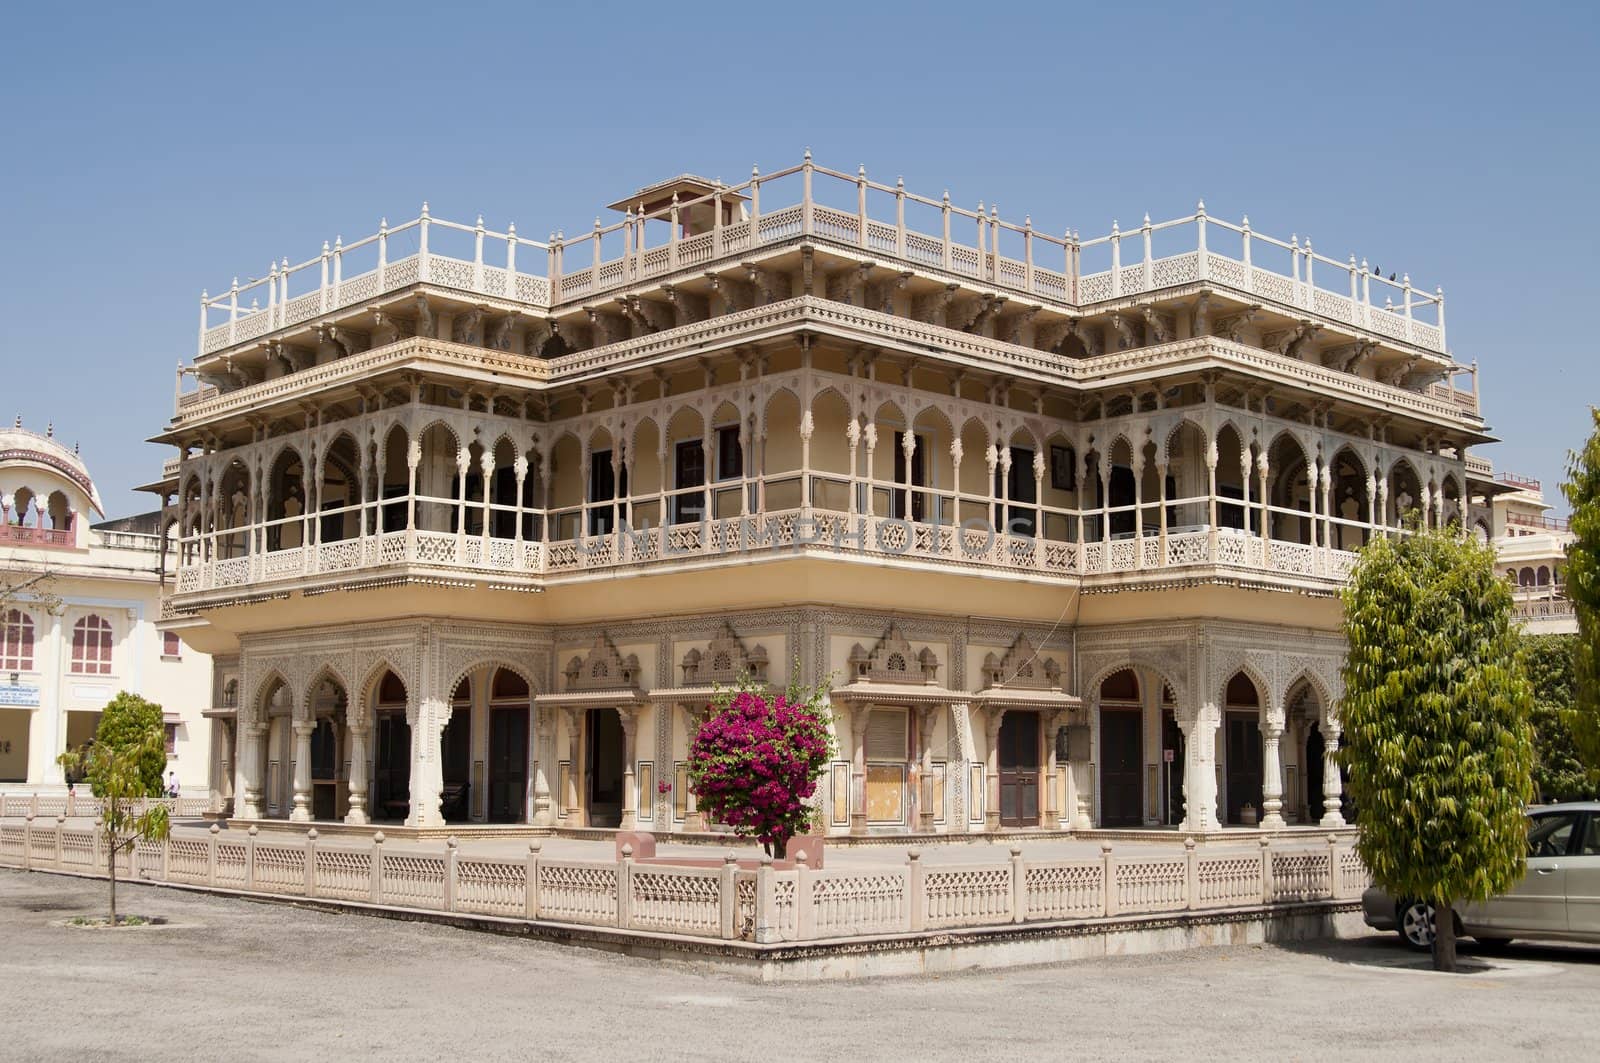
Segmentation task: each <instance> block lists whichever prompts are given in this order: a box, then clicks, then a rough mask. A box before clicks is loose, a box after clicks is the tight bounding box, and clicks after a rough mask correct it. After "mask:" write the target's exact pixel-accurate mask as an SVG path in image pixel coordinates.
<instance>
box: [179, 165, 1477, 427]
mask: <svg viewBox="0 0 1600 1063" xmlns="http://www.w3.org/2000/svg"><path fill="white" fill-rule="evenodd" d="M613 207H614V208H616V209H617V210H619V211H620V212H622V213H623V220H621V221H618V222H615V223H613V224H610V225H605V224H602V223H601V221H600V220H599V219H596V220H595V223H594V226H593V228H592V229H591V230H590V231H588V232H585V233H583V234H581V235H575V236H571V237H568V236H566V235H565V234H564V233H563V232H556V233H552V234H551V236H550V239H549V240H548V241H538V240H529V239H527V238H525V237H523V236H520V235H519V234H518V233H517V230H516V227H515V225H508V226H507V227H506V229H505V230H504V231H500V230H496V229H490V228H487V227H485V225H484V224H483V221H482V219H481V218H480V219H478V221H477V222H476V223H475V224H471V225H466V224H462V223H458V222H453V221H447V220H444V219H441V218H435V217H433V216H432V214H431V213H430V212H429V210H428V208H427V205H426V204H424V205H423V210H422V212H421V214H419V215H418V216H417V217H416V218H413V219H411V220H409V221H405V222H403V223H400V224H397V225H393V226H391V225H389V224H387V222H386V221H385V222H383V223H380V225H379V227H378V230H377V231H376V232H375V233H373V234H371V235H369V236H366V237H363V238H360V239H357V240H354V241H351V242H350V243H345V242H344V241H343V240H342V239H336V240H335V241H334V242H333V243H332V244H331V245H330V244H327V243H324V245H323V248H322V250H321V252H320V253H319V254H317V255H314V256H312V257H310V258H306V259H302V260H301V261H299V262H295V263H291V262H290V261H289V260H288V259H287V258H282V259H275V260H274V261H273V262H272V263H271V264H270V268H269V269H268V271H267V272H266V274H265V275H264V276H262V277H259V278H254V279H250V280H247V281H246V282H244V283H242V284H241V283H240V282H239V281H238V280H237V279H236V280H235V281H234V282H233V283H232V284H230V285H229V286H228V287H227V288H226V289H225V290H224V291H223V293H222V294H219V295H215V296H213V295H210V294H208V293H202V296H201V302H200V333H199V340H198V350H197V360H198V361H201V362H203V361H204V360H206V359H207V358H208V357H209V356H213V355H217V354H219V353H222V352H226V351H230V350H233V349H236V348H238V347H240V346H241V345H244V344H250V343H254V342H257V341H259V340H261V339H262V338H264V337H267V336H269V335H271V334H274V333H277V332H280V331H282V330H286V329H292V328H295V327H301V328H304V327H307V326H309V325H313V324H317V323H322V322H332V321H335V320H337V319H338V318H339V316H340V315H341V313H345V314H348V313H349V312H351V311H354V310H360V309H362V308H367V307H371V306H376V305H379V304H381V303H383V302H384V300H385V299H386V298H387V297H390V296H393V295H394V294H396V293H400V292H404V291H408V290H410V289H413V288H416V287H418V286H426V287H429V288H432V289H435V290H440V291H445V292H449V293H454V294H456V295H457V296H459V297H460V298H462V299H464V300H466V301H467V302H468V303H470V304H473V305H477V306H482V307H484V308H485V309H486V310H487V311H491V312H506V313H512V314H524V315H531V316H533V317H550V318H554V317H558V316H560V315H561V314H565V313H581V312H582V311H583V310H584V309H585V308H586V307H595V306H599V305H604V304H606V303H608V302H609V301H610V300H612V299H614V298H615V297H617V296H618V295H623V294H625V293H627V292H629V291H630V290H635V289H639V288H641V287H643V286H649V287H651V288H657V289H659V288H667V289H668V290H669V291H674V290H675V291H678V292H679V293H680V294H691V295H692V294H694V293H691V292H689V289H688V288H687V287H685V286H686V285H688V284H690V283H691V282H698V281H700V280H701V279H702V278H703V277H704V276H705V275H706V274H707V273H708V272H716V271H718V270H722V269H727V268H730V267H739V266H743V265H747V264H751V263H755V262H759V261H760V260H763V259H764V258H766V257H768V256H771V255H774V254H778V253H781V252H782V251H783V250H784V249H787V248H791V247H792V246H793V245H795V244H798V243H807V244H812V245H816V246H820V247H827V248H831V249H834V250H836V251H838V252H841V253H845V254H849V255H852V256H854V257H855V258H856V259H859V260H866V261H870V262H871V263H873V264H875V265H876V266H877V267H879V268H880V269H885V270H886V271H890V272H898V273H901V274H902V275H904V276H908V277H909V276H918V277H923V278H931V279H932V280H934V281H937V282H939V283H949V284H959V285H965V286H972V287H974V288H977V289H980V290H985V291H988V292H991V293H993V295H994V296H995V297H996V298H1000V299H1002V300H1004V299H1010V300H1011V301H1012V305H1032V306H1037V307H1047V308H1050V309H1052V310H1053V311H1058V312H1061V313H1063V314H1065V315H1068V316H1069V317H1070V316H1075V315H1077V314H1079V313H1087V312H1091V311H1093V310H1094V309H1096V308H1106V307H1116V306H1123V305H1126V306H1130V307H1131V306H1136V305H1139V304H1147V303H1149V302H1150V300H1151V298H1152V297H1154V296H1156V295H1157V294H1158V293H1173V292H1184V291H1191V292H1192V291H1195V290H1198V289H1208V290H1216V291H1220V292H1225V293H1228V294H1229V295H1230V296H1231V297H1232V298H1234V299H1236V300H1237V301H1238V302H1239V303H1241V304H1242V305H1245V306H1263V307H1267V308H1270V309H1271V310H1273V312H1274V313H1277V314H1279V315H1281V316H1282V317H1283V318H1284V319H1285V320H1286V321H1289V322H1299V321H1304V322H1307V323H1308V327H1309V326H1310V325H1312V324H1314V325H1315V327H1316V328H1321V327H1322V326H1323V324H1328V325H1331V326H1333V327H1334V328H1335V329H1337V330H1339V331H1341V332H1344V333H1348V334H1350V335H1351V336H1352V337H1355V338H1360V337H1363V336H1365V337H1370V338H1371V339H1372V340H1373V341H1376V342H1382V343H1385V344H1393V345H1397V346H1399V347H1401V348H1404V349H1406V350H1415V351H1418V352H1423V353H1428V354H1432V355H1443V354H1444V353H1445V352H1446V350H1447V347H1446V336H1445V321H1444V295H1443V292H1442V291H1441V290H1439V289H1437V288H1436V289H1435V290H1434V291H1433V292H1431V293H1430V292H1426V291H1424V290H1422V289H1420V288H1418V287H1416V286H1414V285H1413V284H1412V283H1411V281H1410V278H1409V276H1407V277H1403V278H1401V279H1400V280H1395V279H1394V276H1393V274H1390V275H1389V276H1388V277H1385V276H1384V275H1383V274H1382V273H1380V272H1378V271H1377V270H1376V269H1375V268H1374V267H1373V266H1372V265H1370V264H1369V263H1367V262H1366V261H1364V260H1363V261H1358V260H1357V259H1356V257H1355V256H1354V255H1351V256H1350V257H1349V258H1348V259H1347V260H1346V261H1343V262H1340V261H1337V260H1335V259H1332V258H1329V257H1327V256H1325V255H1323V254H1321V253H1320V252H1317V251H1315V250H1313V247H1312V243H1311V240H1310V238H1305V239H1302V238H1300V237H1299V236H1291V237H1290V239H1289V240H1287V241H1285V240H1282V239H1279V238H1276V237H1272V236H1268V235H1265V234H1262V233H1258V232H1255V231H1254V230H1253V229H1252V228H1251V227H1250V223H1249V219H1248V218H1245V219H1243V220H1241V221H1240V222H1237V223H1236V222H1233V221H1229V220H1225V219H1222V218H1219V217H1214V216H1211V215H1208V214H1207V213H1206V211H1205V208H1204V204H1201V205H1200V206H1199V207H1198V208H1197V209H1196V210H1195V212H1194V213H1192V214H1189V215H1186V216H1184V217H1180V218H1175V219H1171V220H1168V221H1161V222H1151V221H1150V220H1149V218H1148V217H1146V218H1145V220H1144V221H1143V222H1142V223H1141V224H1140V225H1138V226H1136V227H1133V228H1130V229H1127V230H1125V231H1124V230H1122V229H1120V228H1118V226H1117V225H1116V224H1115V223H1113V224H1112V227H1111V229H1110V231H1109V232H1107V233H1105V234H1103V235H1100V236H1094V237H1090V238H1087V239H1085V238H1082V237H1081V236H1080V234H1079V233H1078V232H1077V231H1076V230H1072V231H1066V230H1064V231H1062V232H1060V233H1049V232H1045V231H1043V230H1040V229H1036V228H1035V227H1034V226H1033V223H1032V220H1031V218H1029V217H1024V219H1023V220H1022V222H1021V223H1020V224H1019V223H1017V222H1016V221H1014V220H1005V219H1002V218H1001V217H1000V214H999V211H998V208H996V207H995V206H993V205H992V204H991V205H989V206H988V208H987V209H985V207H984V205H983V204H981V203H980V204H978V206H977V209H975V210H974V209H968V208H964V207H960V206H957V205H955V204H953V203H952V202H951V200H950V198H949V194H948V193H946V194H945V195H944V196H943V197H941V198H928V197H925V196H920V195H917V194H914V193H911V192H908V191H907V190H906V188H905V185H904V182H903V181H899V180H897V181H896V182H895V184H893V185H886V184H881V183H879V182H876V181H872V180H869V179H868V178H867V176H866V173H865V172H864V171H861V170H858V172H857V173H855V174H849V173H843V172H839V171H835V170H830V169H827V168H824V167H821V166H816V165H814V164H813V163H812V161H811V158H810V153H809V152H808V153H807V154H806V158H805V160H804V161H803V162H802V163H801V164H800V165H798V166H792V167H789V168H786V169H780V170H777V171H775V172H772V173H767V174H761V173H759V172H756V171H753V172H752V175H751V178H750V180H748V181H746V182H744V183H742V184H737V185H730V186H724V185H722V184H720V183H719V182H709V181H704V180H702V179H698V178H688V177H685V178H679V179H676V180H674V181H669V182H665V183H663V184H660V185H656V186H652V187H651V188H646V189H641V190H640V192H638V193H636V194H635V195H634V196H631V197H628V198H626V199H624V200H622V201H619V202H618V203H616V204H613ZM1469 394H1470V395H1471V397H1472V399H1473V402H1474V409H1475V398H1476V396H1475V391H1474V392H1472V393H1468V392H1458V391H1457V390H1456V389H1450V391H1449V393H1448V394H1444V393H1441V396H1440V397H1442V398H1446V399H1448V400H1450V401H1457V402H1463V401H1465V396H1468V395H1469ZM184 401H185V400H184V399H183V398H181V397H180V400H179V402H180V406H181V405H182V404H183V402H184Z"/></svg>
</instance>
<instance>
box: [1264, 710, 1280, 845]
mask: <svg viewBox="0 0 1600 1063" xmlns="http://www.w3.org/2000/svg"><path fill="white" fill-rule="evenodd" d="M1282 737H1283V721H1281V720H1268V721H1267V726H1266V727H1265V728H1264V729H1263V730H1262V732H1261V745H1262V758H1261V760H1262V768H1261V826H1262V827H1263V828H1265V829H1267V830H1280V829H1282V828H1283V826H1284V822H1283V753H1282V743H1281V742H1280V739H1281V738H1282Z"/></svg>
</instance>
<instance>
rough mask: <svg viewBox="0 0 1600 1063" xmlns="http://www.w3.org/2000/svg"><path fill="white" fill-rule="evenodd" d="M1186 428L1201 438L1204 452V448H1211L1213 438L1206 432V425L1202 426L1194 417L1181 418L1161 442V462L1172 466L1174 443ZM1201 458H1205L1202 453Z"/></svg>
mask: <svg viewBox="0 0 1600 1063" xmlns="http://www.w3.org/2000/svg"><path fill="white" fill-rule="evenodd" d="M1186 427H1187V428H1193V429H1194V430H1195V434H1196V435H1197V436H1199V438H1200V446H1201V448H1202V451H1203V450H1204V448H1206V447H1209V446H1210V445H1211V436H1210V435H1209V434H1208V433H1207V432H1206V429H1205V426H1204V425H1202V424H1201V423H1200V422H1199V421H1197V420H1195V419H1194V418H1192V417H1181V418H1179V419H1178V423H1177V424H1175V425H1173V426H1172V429H1171V430H1170V431H1168V432H1167V433H1166V435H1165V436H1164V437H1163V438H1162V440H1161V448H1160V449H1161V460H1162V461H1163V462H1165V463H1167V464H1171V462H1172V441H1173V440H1175V439H1177V438H1178V436H1179V434H1180V433H1181V432H1182V431H1183V430H1184V428H1186ZM1201 456H1203V453H1202V455H1201Z"/></svg>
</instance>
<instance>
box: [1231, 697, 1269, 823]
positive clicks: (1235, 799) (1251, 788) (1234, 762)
mask: <svg viewBox="0 0 1600 1063" xmlns="http://www.w3.org/2000/svg"><path fill="white" fill-rule="evenodd" d="M1261 762H1262V758H1261V727H1260V725H1259V724H1257V722H1256V716H1255V714H1254V713H1251V714H1250V715H1248V716H1246V715H1242V714H1239V715H1235V714H1231V713H1230V714H1229V716H1228V772H1227V779H1228V806H1227V822H1229V823H1238V822H1239V821H1240V818H1239V810H1240V809H1241V808H1243V807H1244V806H1245V805H1247V804H1248V805H1250V806H1251V807H1252V808H1254V809H1255V810H1256V822H1257V823H1259V822H1261V780H1262V770H1261V767H1262V763H1261Z"/></svg>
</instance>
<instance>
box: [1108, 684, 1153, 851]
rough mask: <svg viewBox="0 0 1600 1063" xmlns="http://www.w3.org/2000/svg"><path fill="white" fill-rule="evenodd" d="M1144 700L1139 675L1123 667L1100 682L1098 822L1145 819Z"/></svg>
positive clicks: (1124, 824)
mask: <svg viewBox="0 0 1600 1063" xmlns="http://www.w3.org/2000/svg"><path fill="white" fill-rule="evenodd" d="M1143 748H1144V704H1143V702H1142V701H1141V699H1140V691H1139V677H1138V676H1137V675H1135V674H1134V672H1133V669H1131V668H1124V669H1123V670H1122V671H1120V672H1114V673H1112V674H1111V675H1109V676H1107V677H1106V678H1105V680H1104V681H1103V682H1101V684H1100V825H1101V826H1102V827H1138V826H1142V825H1143V823H1144V779H1143V775H1144V772H1143V762H1144V756H1143V753H1142V750H1143Z"/></svg>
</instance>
